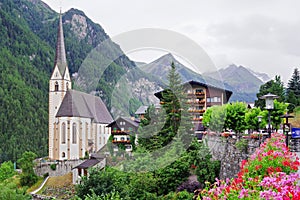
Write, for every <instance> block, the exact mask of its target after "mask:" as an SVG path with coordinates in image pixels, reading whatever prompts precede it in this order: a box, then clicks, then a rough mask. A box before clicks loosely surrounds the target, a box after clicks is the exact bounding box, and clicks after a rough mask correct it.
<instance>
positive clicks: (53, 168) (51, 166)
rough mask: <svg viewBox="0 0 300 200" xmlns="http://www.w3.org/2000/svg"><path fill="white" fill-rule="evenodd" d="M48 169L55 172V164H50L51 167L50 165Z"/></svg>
mask: <svg viewBox="0 0 300 200" xmlns="http://www.w3.org/2000/svg"><path fill="white" fill-rule="evenodd" d="M50 168H51V169H52V170H53V171H55V170H56V164H55V163H53V164H51V165H50Z"/></svg>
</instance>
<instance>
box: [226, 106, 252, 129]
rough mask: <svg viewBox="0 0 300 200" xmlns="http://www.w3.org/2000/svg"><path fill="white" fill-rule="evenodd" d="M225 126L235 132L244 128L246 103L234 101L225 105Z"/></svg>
mask: <svg viewBox="0 0 300 200" xmlns="http://www.w3.org/2000/svg"><path fill="white" fill-rule="evenodd" d="M226 112H227V113H226V120H225V126H226V127H227V128H229V129H232V130H234V131H235V132H236V133H237V134H239V133H241V132H242V131H244V130H245V129H246V122H245V114H246V112H247V107H246V104H245V103H243V102H235V103H230V104H227V105H226Z"/></svg>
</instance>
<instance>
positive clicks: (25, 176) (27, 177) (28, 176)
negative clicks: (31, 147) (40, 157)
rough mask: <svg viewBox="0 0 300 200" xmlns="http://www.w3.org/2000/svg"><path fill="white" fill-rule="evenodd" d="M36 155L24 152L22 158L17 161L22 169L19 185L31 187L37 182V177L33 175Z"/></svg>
mask: <svg viewBox="0 0 300 200" xmlns="http://www.w3.org/2000/svg"><path fill="white" fill-rule="evenodd" d="M36 157H37V155H36V154H35V153H33V152H30V151H26V152H24V153H23V154H22V157H21V158H20V159H19V160H18V163H19V165H20V167H21V169H22V174H21V178H20V183H21V185H22V186H31V185H33V184H35V183H36V182H37V180H38V177H37V175H36V174H35V173H34V170H33V168H34V162H33V161H34V159H35V158H36Z"/></svg>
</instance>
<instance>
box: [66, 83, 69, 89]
mask: <svg viewBox="0 0 300 200" xmlns="http://www.w3.org/2000/svg"><path fill="white" fill-rule="evenodd" d="M66 87H67V90H69V83H68V82H67V85H66Z"/></svg>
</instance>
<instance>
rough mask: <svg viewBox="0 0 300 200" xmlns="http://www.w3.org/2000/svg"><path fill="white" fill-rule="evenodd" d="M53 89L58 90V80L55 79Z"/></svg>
mask: <svg viewBox="0 0 300 200" xmlns="http://www.w3.org/2000/svg"><path fill="white" fill-rule="evenodd" d="M54 91H58V82H57V81H56V82H55V85H54Z"/></svg>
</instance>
